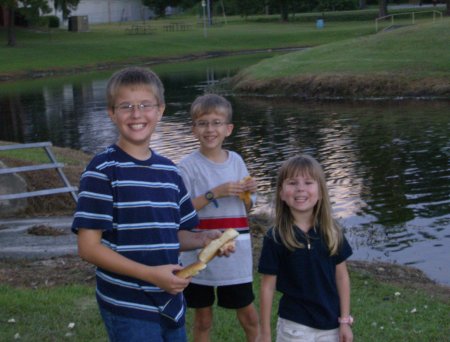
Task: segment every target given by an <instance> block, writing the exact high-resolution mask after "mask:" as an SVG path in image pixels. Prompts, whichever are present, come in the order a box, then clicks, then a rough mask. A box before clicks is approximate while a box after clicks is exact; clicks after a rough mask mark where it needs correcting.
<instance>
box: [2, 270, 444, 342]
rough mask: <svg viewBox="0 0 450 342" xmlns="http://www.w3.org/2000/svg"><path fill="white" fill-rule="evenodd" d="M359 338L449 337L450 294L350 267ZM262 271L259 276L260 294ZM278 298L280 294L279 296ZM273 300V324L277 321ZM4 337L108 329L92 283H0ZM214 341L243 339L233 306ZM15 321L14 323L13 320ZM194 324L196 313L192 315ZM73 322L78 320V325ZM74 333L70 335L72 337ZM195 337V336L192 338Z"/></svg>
mask: <svg viewBox="0 0 450 342" xmlns="http://www.w3.org/2000/svg"><path fill="white" fill-rule="evenodd" d="M351 279H352V313H353V315H354V316H355V319H356V323H355V325H354V328H353V333H354V335H355V340H356V341H364V342H371V341H373V342H378V341H384V342H389V341H409V342H415V341H417V342H419V341H420V342H422V341H427V342H430V341H446V340H447V339H448V317H449V314H450V307H449V305H448V298H447V299H446V300H445V301H443V300H442V298H438V297H435V296H433V295H432V294H427V293H422V292H419V291H416V290H412V289H405V288H402V287H398V286H392V285H388V284H383V283H380V282H378V281H375V280H374V279H373V278H371V277H370V276H368V275H362V274H359V273H354V272H351ZM258 289H259V276H256V279H255V291H256V293H257V297H258ZM277 298H278V296H277ZM256 303H257V301H256ZM276 306H277V304H276V303H275V305H274V310H273V315H274V316H273V319H272V323H273V324H275V322H276V311H277V310H276ZM0 307H1V308H2V309H1V310H0V341H12V340H13V339H14V336H15V335H16V334H19V336H20V341H24V342H25V341H62V340H65V339H69V340H71V341H80V342H85V341H106V333H105V330H104V327H103V324H102V322H101V318H100V315H99V313H98V309H97V307H96V302H95V294H94V289H93V288H91V287H88V286H79V285H71V286H62V287H56V288H52V289H18V288H11V287H8V286H4V285H1V284H0ZM214 313H215V316H214V329H213V335H212V337H211V340H212V341H244V340H245V339H244V334H243V331H242V329H241V328H240V326H239V324H238V322H237V319H236V318H235V314H234V311H230V310H224V309H220V308H215V311H214ZM11 320H14V322H8V321H11ZM187 322H188V324H187V326H191V322H192V312H191V311H190V310H189V311H188V315H187ZM70 323H75V326H74V328H73V329H70V328H69V324H70ZM69 337H70V338H69ZM191 341H192V338H191Z"/></svg>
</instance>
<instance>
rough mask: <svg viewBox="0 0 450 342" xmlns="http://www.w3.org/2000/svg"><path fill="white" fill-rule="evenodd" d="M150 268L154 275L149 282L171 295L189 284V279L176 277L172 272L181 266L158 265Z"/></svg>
mask: <svg viewBox="0 0 450 342" xmlns="http://www.w3.org/2000/svg"><path fill="white" fill-rule="evenodd" d="M152 268H153V269H154V277H153V278H152V279H153V280H152V281H150V282H152V283H153V284H155V285H156V286H158V287H159V288H160V289H163V290H164V291H166V292H168V293H170V294H172V295H176V294H177V293H180V292H182V291H183V290H184V289H185V288H186V286H188V284H189V280H186V279H183V278H180V277H177V276H176V275H175V274H174V273H175V271H178V270H181V269H182V268H183V267H181V266H180V265H160V266H153V267H152Z"/></svg>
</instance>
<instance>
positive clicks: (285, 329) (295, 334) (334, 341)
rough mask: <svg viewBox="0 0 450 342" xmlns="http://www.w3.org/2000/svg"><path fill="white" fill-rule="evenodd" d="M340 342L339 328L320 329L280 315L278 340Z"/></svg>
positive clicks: (279, 341)
mask: <svg viewBox="0 0 450 342" xmlns="http://www.w3.org/2000/svg"><path fill="white" fill-rule="evenodd" d="M300 341H301V342H339V329H332V330H320V329H314V328H310V327H307V326H306V325H302V324H298V323H295V322H292V321H289V320H287V319H284V318H281V317H278V322H277V342H300Z"/></svg>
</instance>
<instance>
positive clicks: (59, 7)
mask: <svg viewBox="0 0 450 342" xmlns="http://www.w3.org/2000/svg"><path fill="white" fill-rule="evenodd" d="M79 3H80V0H53V7H54V8H55V10H56V11H61V12H62V15H63V19H64V20H66V19H67V18H69V16H70V13H71V12H72V11H74V10H76V9H77V7H78V4H79Z"/></svg>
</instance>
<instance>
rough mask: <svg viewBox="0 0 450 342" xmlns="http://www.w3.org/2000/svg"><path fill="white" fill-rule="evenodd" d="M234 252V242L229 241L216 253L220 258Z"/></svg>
mask: <svg viewBox="0 0 450 342" xmlns="http://www.w3.org/2000/svg"><path fill="white" fill-rule="evenodd" d="M235 251H236V242H235V241H234V240H233V241H229V242H227V243H226V244H224V245H223V246H222V247H220V248H219V251H218V252H217V256H219V257H222V256H226V257H228V256H230V255H231V253H234V252H235Z"/></svg>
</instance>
